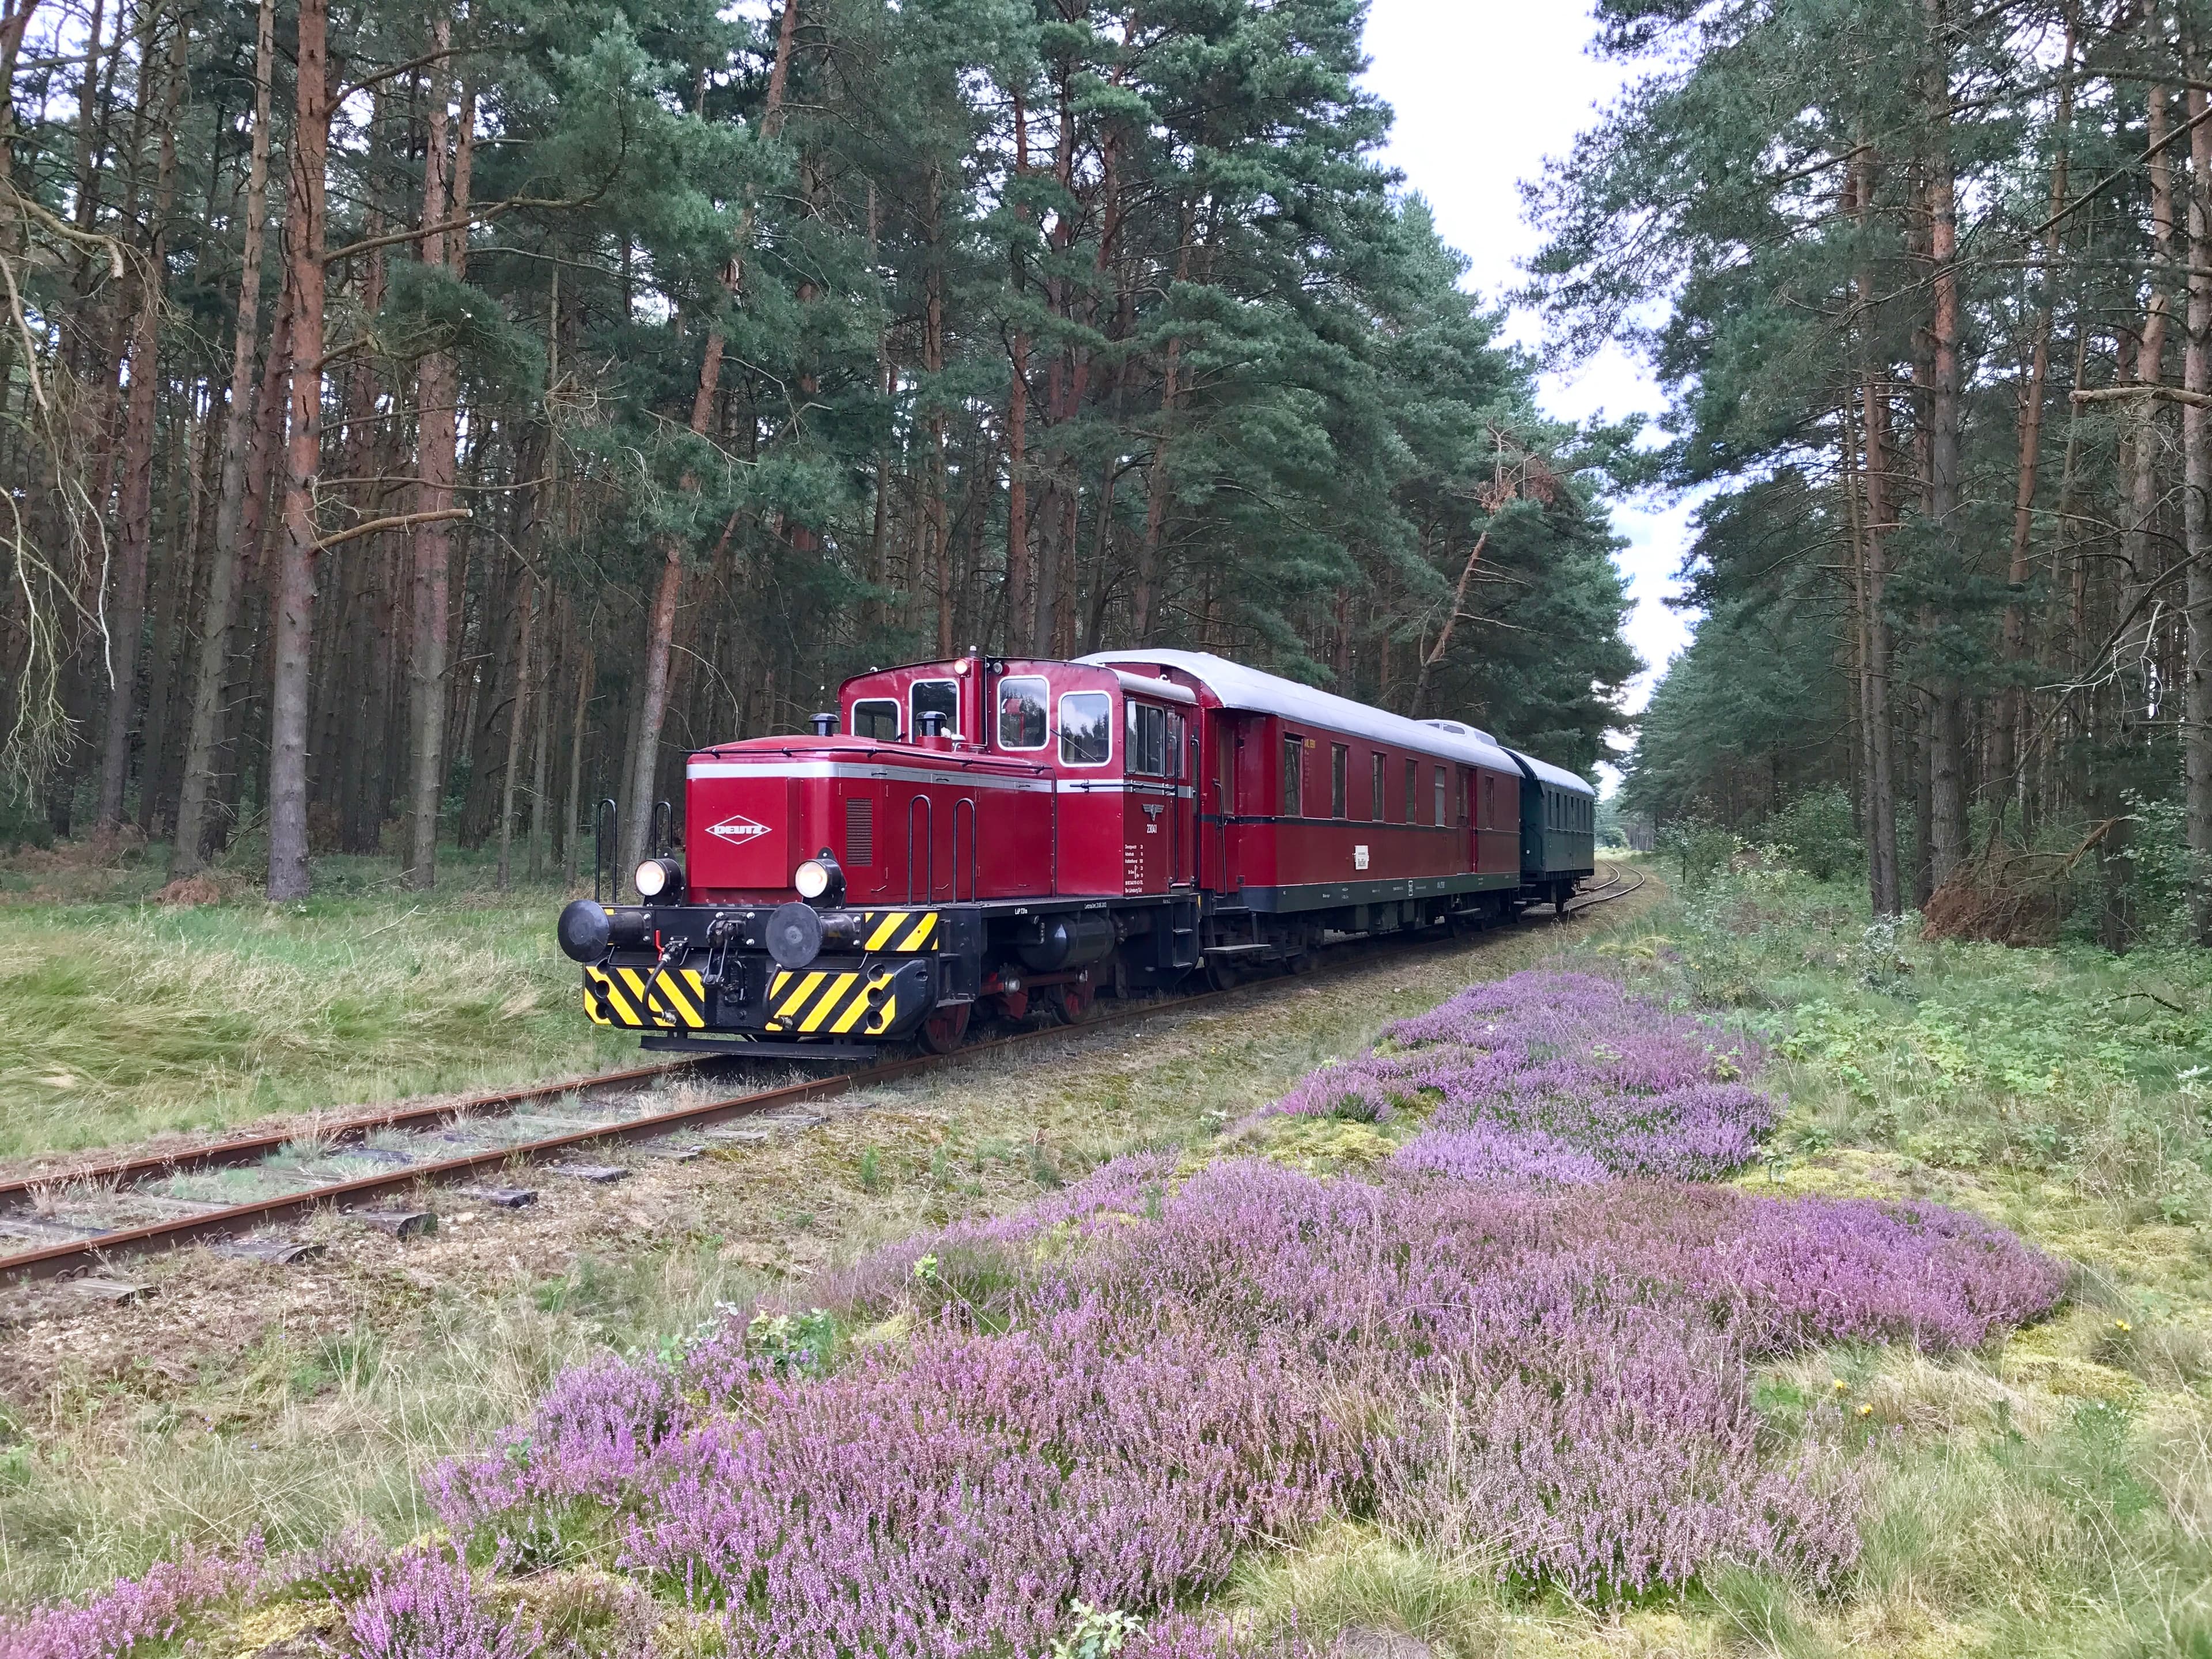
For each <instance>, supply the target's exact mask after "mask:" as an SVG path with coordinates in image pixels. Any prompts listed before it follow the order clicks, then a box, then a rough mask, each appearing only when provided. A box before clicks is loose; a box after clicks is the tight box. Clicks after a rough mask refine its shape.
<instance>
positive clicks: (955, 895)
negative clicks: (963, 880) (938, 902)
mask: <svg viewBox="0 0 2212 1659" xmlns="http://www.w3.org/2000/svg"><path fill="white" fill-rule="evenodd" d="M963 806H964V807H966V808H967V809H968V897H969V902H971V903H972V902H974V900H975V895H976V891H977V890H978V889H979V888H980V887H981V882H982V877H981V871H980V869H979V868H978V866H977V865H976V861H975V798H974V797H973V796H967V795H963V796H962V797H960V798H959V799H956V800H955V801H954V802H953V803H952V893H951V898H952V902H954V903H955V904H957V903H958V902H960V809H961V808H962V807H963Z"/></svg>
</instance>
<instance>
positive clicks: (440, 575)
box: [406, 17, 475, 891]
mask: <svg viewBox="0 0 2212 1659" xmlns="http://www.w3.org/2000/svg"><path fill="white" fill-rule="evenodd" d="M452 39H453V24H452V21H451V20H450V19H448V18H443V17H441V18H440V19H439V20H438V21H437V22H436V24H435V25H434V26H433V27H432V29H431V40H432V44H433V45H434V46H435V47H436V49H437V50H439V51H441V52H442V51H444V50H445V49H446V47H447V45H448V44H449V43H450V42H451V40H452ZM431 83H432V92H431V96H430V109H429V118H428V123H427V125H428V130H429V142H428V147H427V151H426V160H425V162H424V166H423V181H422V225H423V228H424V229H425V230H426V231H428V233H429V234H426V235H425V236H424V237H423V239H422V256H421V257H422V263H423V264H426V265H430V266H441V265H442V266H445V267H447V268H449V269H453V270H456V272H458V270H459V265H460V263H461V251H462V250H463V249H464V248H465V247H466V246H467V245H468V229H467V227H466V226H465V225H463V226H462V227H461V228H459V229H456V230H453V231H452V232H450V233H448V232H441V231H432V230H430V229H429V228H430V227H431V226H434V225H437V224H441V223H442V222H444V221H445V220H446V219H447V218H448V217H451V218H454V219H461V218H464V217H465V216H466V214H467V212H468V201H467V198H466V196H465V191H466V190H467V185H466V182H465V179H466V167H465V161H464V159H463V158H464V157H465V155H466V154H467V152H468V149H469V147H470V141H471V136H472V132H473V129H474V125H475V106H474V100H473V99H472V98H470V99H465V100H464V102H463V106H462V110H461V118H460V134H459V142H458V144H457V146H456V149H457V152H458V153H457V154H456V155H455V156H454V157H453V161H452V163H451V165H452V167H453V172H452V173H451V175H450V186H451V193H450V197H449V196H448V183H449V175H448V174H447V166H448V162H447V155H446V142H447V124H448V121H449V118H450V116H449V111H448V107H447V106H448V98H449V94H448V91H447V70H446V65H445V64H444V62H443V61H442V60H441V62H440V64H438V66H437V67H436V68H435V70H434V71H433V72H432V76H431ZM449 200H450V206H449V205H448V203H449ZM416 396H417V398H418V399H419V401H420V404H421V408H420V411H419V413H418V414H417V416H416V457H417V459H416V477H418V478H420V479H421V480H422V483H421V485H420V486H419V487H418V488H417V489H416V492H415V510H416V512H418V513H444V512H447V511H450V510H451V508H452V507H453V478H454V471H455V466H456V462H457V455H456V444H457V442H458V439H457V436H456V414H457V411H456V410H455V408H454V404H455V402H456V401H457V399H458V398H459V396H460V385H459V371H458V369H457V368H456V366H455V364H454V362H453V356H452V355H451V354H450V353H447V352H442V351H440V352H433V353H432V354H431V355H430V356H428V357H425V358H424V359H423V360H422V367H421V368H420V369H418V370H417V371H416ZM452 562H453V532H452V528H451V524H450V521H449V520H445V519H442V518H439V519H426V520H423V521H422V523H420V524H418V525H416V526H415V560H414V567H415V568H414V603H413V619H412V621H413V635H414V637H413V638H412V639H411V640H410V641H409V647H408V657H409V681H408V708H409V720H408V728H409V729H408V738H409V742H408V750H409V754H410V757H411V764H412V773H411V776H410V787H409V790H408V815H407V816H408V848H407V864H406V880H407V884H408V885H409V886H410V887H412V888H414V889H416V890H418V891H421V890H428V889H430V888H433V887H435V886H436V885H437V884H438V818H439V809H440V807H441V805H442V804H443V802H444V799H445V793H446V700H447V690H448V688H447V684H446V667H447V655H448V653H449V652H450V650H451V646H452V637H453V635H452V611H453V600H452V591H451V581H452V568H451V567H452Z"/></svg>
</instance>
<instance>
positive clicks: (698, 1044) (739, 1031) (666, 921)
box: [560, 889, 983, 1059]
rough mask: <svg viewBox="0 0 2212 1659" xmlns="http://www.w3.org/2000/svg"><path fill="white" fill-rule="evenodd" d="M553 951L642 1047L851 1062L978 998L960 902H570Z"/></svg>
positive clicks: (970, 930)
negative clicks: (575, 965)
mask: <svg viewBox="0 0 2212 1659" xmlns="http://www.w3.org/2000/svg"><path fill="white" fill-rule="evenodd" d="M679 890H680V889H679ZM560 941H561V948H562V951H564V952H566V953H567V954H568V956H569V957H571V958H573V959H574V960H575V961H576V962H579V963H582V964H583V969H584V1012H585V1013H586V1014H587V1015H588V1016H589V1017H590V1018H591V1019H592V1022H593V1023H594V1024H599V1025H605V1026H609V1027H612V1028H615V1029H617V1030H635V1031H637V1032H640V1033H641V1034H643V1035H644V1036H645V1039H646V1044H645V1046H647V1048H667V1049H678V1050H691V1051H706V1052H712V1053H720V1052H728V1053H742V1054H747V1055H760V1056H763V1057H768V1056H782V1057H789V1058H799V1057H804V1058H807V1059H849V1058H860V1057H864V1056H866V1055H870V1054H874V1053H875V1052H876V1051H877V1049H878V1048H879V1047H880V1046H881V1045H882V1044H884V1042H896V1041H897V1040H899V1039H902V1038H904V1037H907V1036H911V1035H913V1034H914V1033H915V1030H917V1029H918V1028H919V1027H920V1026H921V1024H922V1023H923V1022H924V1021H925V1020H926V1019H927V1018H929V1017H930V1016H931V1014H932V1013H933V1012H938V1011H939V1010H940V1009H942V1008H945V1007H946V1006H963V1005H965V1004H968V1003H971V1002H973V1001H974V1000H975V997H976V995H977V994H978V992H979V990H980V988H981V968H982V960H983V919H982V915H981V911H980V910H979V909H978V908H977V907H975V906H974V905H966V904H937V905H928V906H899V907H886V908H867V909H860V908H842V907H836V906H832V907H829V908H822V907H820V906H818V905H817V903H815V902H809V901H807V900H803V899H802V900H793V901H791V902H787V903H782V904H775V905H744V906H732V905H703V904H674V905H653V904H636V905H625V904H603V903H600V902H597V901H595V900H592V899H578V900H576V901H575V902H574V903H572V904H570V905H569V906H568V908H567V909H565V910H564V911H562V914H561V921H560ZM840 1039H842V1040H843V1041H842V1042H841V1041H839V1040H840ZM862 1045H866V1046H862Z"/></svg>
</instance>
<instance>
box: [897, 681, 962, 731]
mask: <svg viewBox="0 0 2212 1659" xmlns="http://www.w3.org/2000/svg"><path fill="white" fill-rule="evenodd" d="M909 696H910V698H911V700H912V702H913V703H914V720H913V722H912V725H911V726H910V728H909V729H911V730H913V731H915V732H921V731H924V730H926V729H927V728H926V727H925V726H923V725H922V723H921V717H922V716H923V715H924V714H942V715H944V716H945V720H944V723H943V724H942V725H941V726H939V728H938V729H939V731H941V732H944V733H945V735H946V736H947V737H956V738H957V737H958V736H959V735H960V682H959V681H957V680H916V681H915V683H914V690H913V691H912V692H911V693H910V694H909Z"/></svg>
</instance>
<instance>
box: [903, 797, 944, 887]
mask: <svg viewBox="0 0 2212 1659" xmlns="http://www.w3.org/2000/svg"><path fill="white" fill-rule="evenodd" d="M917 809H918V810H919V811H921V848H922V852H923V854H925V855H926V856H927V859H928V866H927V867H928V871H929V873H928V874H927V876H926V877H924V878H923V879H922V884H921V902H922V903H924V904H927V903H928V902H930V901H931V900H932V899H933V898H935V897H936V896H937V809H936V807H935V806H934V805H933V804H932V803H931V801H930V799H929V797H928V796H927V795H915V796H914V797H912V798H911V799H909V800H908V802H907V805H906V902H908V904H912V903H914V902H915V896H914V872H915V860H914V815H915V811H916V810H917Z"/></svg>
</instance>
